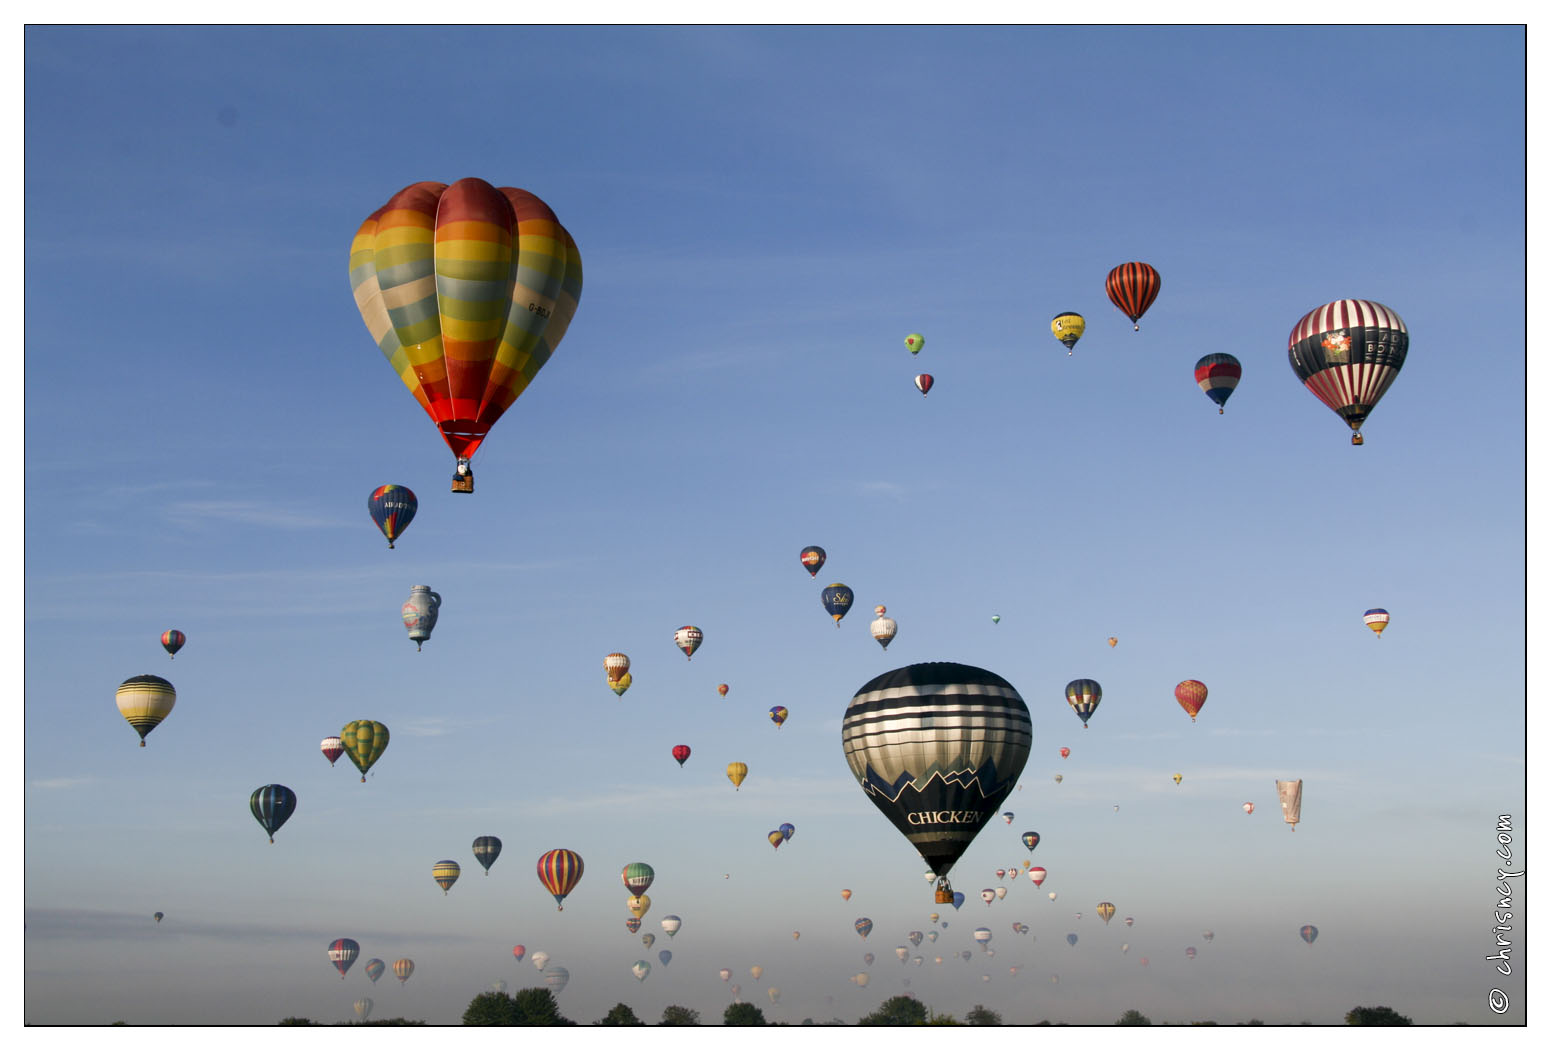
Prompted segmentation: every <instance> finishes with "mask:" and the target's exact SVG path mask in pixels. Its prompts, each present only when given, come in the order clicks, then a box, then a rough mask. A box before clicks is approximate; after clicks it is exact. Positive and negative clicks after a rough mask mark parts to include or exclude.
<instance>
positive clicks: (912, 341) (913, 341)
mask: <svg viewBox="0 0 1551 1051" xmlns="http://www.w3.org/2000/svg"><path fill="white" fill-rule="evenodd" d="M905 346H907V347H909V348H910V353H912V354H919V353H921V348H922V347H924V346H926V337H925V336H923V335H921V333H919V332H912V333H910V335H908V336H906V337H905Z"/></svg>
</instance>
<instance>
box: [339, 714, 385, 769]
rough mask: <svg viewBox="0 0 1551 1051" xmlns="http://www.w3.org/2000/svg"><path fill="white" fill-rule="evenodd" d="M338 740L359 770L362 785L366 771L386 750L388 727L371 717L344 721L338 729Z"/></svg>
mask: <svg viewBox="0 0 1551 1051" xmlns="http://www.w3.org/2000/svg"><path fill="white" fill-rule="evenodd" d="M339 740H340V743H341V744H343V745H344V746H345V754H346V755H348V756H349V757H350V761H351V762H352V763H354V764H355V768H356V769H357V770H359V771H361V783H362V784H363V785H364V784H365V783H366V771H368V770H370V769H371V768H372V764H373V763H375V762H376V761H377V760H379V759H381V758H382V753H383V752H385V751H387V750H388V728H387V727H386V726H384V725H382V723H379V722H374V721H373V720H371V719H356V720H353V721H351V722H348V723H346V724H345V728H344V729H343V730H341V731H339Z"/></svg>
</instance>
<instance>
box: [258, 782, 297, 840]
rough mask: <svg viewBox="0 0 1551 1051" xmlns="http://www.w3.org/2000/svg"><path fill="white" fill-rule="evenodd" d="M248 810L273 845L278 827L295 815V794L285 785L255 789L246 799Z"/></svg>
mask: <svg viewBox="0 0 1551 1051" xmlns="http://www.w3.org/2000/svg"><path fill="white" fill-rule="evenodd" d="M248 809H249V810H250V811H252V812H253V818H254V820H256V821H257V822H258V823H259V824H260V825H263V826H264V831H265V832H267V833H269V841H270V842H271V843H273V842H274V841H275V833H276V832H278V831H279V830H280V826H281V825H283V824H285V823H286V822H287V821H289V820H291V815H292V814H294V813H296V793H295V792H293V791H291V790H290V789H289V788H287V787H285V785H264V786H263V787H262V788H255V789H254V790H253V794H252V795H251V796H249V797H248Z"/></svg>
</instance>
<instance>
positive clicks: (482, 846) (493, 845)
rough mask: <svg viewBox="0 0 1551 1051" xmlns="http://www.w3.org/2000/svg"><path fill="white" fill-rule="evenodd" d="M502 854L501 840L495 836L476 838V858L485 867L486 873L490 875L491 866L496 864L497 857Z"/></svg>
mask: <svg viewBox="0 0 1551 1051" xmlns="http://www.w3.org/2000/svg"><path fill="white" fill-rule="evenodd" d="M500 856H501V841H500V840H499V839H497V838H495V837H494V836H480V837H479V838H478V839H476V840H474V860H475V861H477V862H479V863H480V864H481V865H483V866H484V867H485V875H486V876H488V875H490V866H491V865H494V864H495V859H496V858H498V857H500Z"/></svg>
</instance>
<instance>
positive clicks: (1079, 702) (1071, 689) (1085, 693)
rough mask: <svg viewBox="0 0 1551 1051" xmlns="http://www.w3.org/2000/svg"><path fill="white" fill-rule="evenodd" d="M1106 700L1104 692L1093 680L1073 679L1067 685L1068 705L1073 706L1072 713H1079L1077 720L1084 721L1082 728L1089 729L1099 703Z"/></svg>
mask: <svg viewBox="0 0 1551 1051" xmlns="http://www.w3.org/2000/svg"><path fill="white" fill-rule="evenodd" d="M1103 699H1104V690H1103V689H1102V688H1101V687H1100V686H1099V684H1098V683H1097V682H1096V681H1095V680H1093V679H1073V680H1072V681H1071V682H1069V683H1067V684H1066V703H1067V704H1069V705H1071V706H1072V711H1074V712H1076V713H1077V718H1079V719H1081V720H1082V728H1083V729H1084V730H1086V729H1087V728H1088V720H1089V718H1091V717H1092V715H1093V713H1094V712H1095V711H1097V710H1098V707H1099V701H1101V700H1103Z"/></svg>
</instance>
